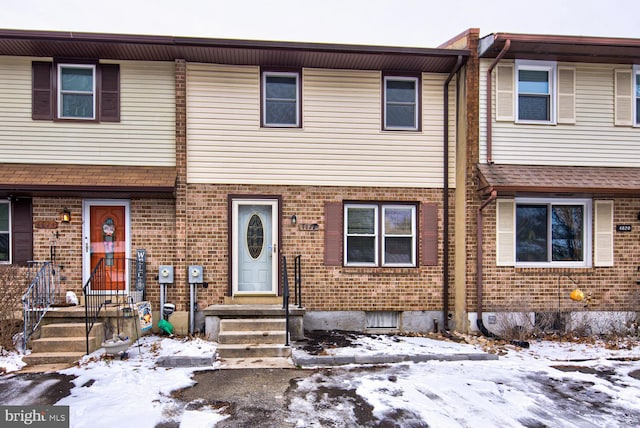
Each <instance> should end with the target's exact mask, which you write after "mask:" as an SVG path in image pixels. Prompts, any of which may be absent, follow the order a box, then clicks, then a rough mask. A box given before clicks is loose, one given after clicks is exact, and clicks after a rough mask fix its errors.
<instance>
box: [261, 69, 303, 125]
mask: <svg viewBox="0 0 640 428" xmlns="http://www.w3.org/2000/svg"><path fill="white" fill-rule="evenodd" d="M300 111H301V106H300V74H299V73H296V72H275V71H265V72H263V73H262V123H263V126H268V127H292V128H295V127H300Z"/></svg>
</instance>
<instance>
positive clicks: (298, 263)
mask: <svg viewBox="0 0 640 428" xmlns="http://www.w3.org/2000/svg"><path fill="white" fill-rule="evenodd" d="M293 267H294V269H293V272H294V288H293V296H294V299H293V301H294V302H295V303H297V304H298V308H300V309H302V256H301V255H297V256H296V258H295V259H294V266H293Z"/></svg>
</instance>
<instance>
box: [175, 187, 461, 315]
mask: <svg viewBox="0 0 640 428" xmlns="http://www.w3.org/2000/svg"><path fill="white" fill-rule="evenodd" d="M186 193H187V201H186V217H187V224H188V225H189V227H188V230H187V231H186V237H185V238H186V242H187V245H186V253H187V260H186V263H185V265H183V266H177V269H178V270H185V269H186V266H187V265H189V264H198V265H203V266H204V269H205V279H206V280H207V281H208V283H209V288H208V289H199V290H198V300H199V301H198V305H199V306H200V307H204V306H206V305H210V304H218V303H222V302H223V300H224V296H226V295H227V294H228V293H227V290H228V284H229V252H230V250H229V228H228V226H229V225H228V223H229V221H228V215H229V206H228V205H229V203H228V195H229V194H231V195H248V196H249V195H267V196H273V197H276V196H280V197H281V198H282V207H281V210H282V223H281V229H282V230H281V234H282V242H281V244H280V245H281V248H280V249H281V252H282V254H283V255H284V256H286V257H287V258H288V261H289V266H290V276H292V275H293V269H292V264H293V257H295V256H296V255H299V254H300V255H301V256H302V270H303V303H304V305H305V307H306V308H307V309H310V310H437V309H441V308H442V242H440V244H439V252H440V254H439V261H440V262H439V264H438V266H424V267H418V268H353V267H350V268H346V267H335V266H330V267H327V266H324V262H323V248H324V226H325V223H324V221H325V219H324V204H325V202H327V201H343V200H371V201H411V202H420V203H429V202H431V203H433V202H435V203H438V205H439V235H440V241H442V191H441V190H429V189H412V188H406V189H405V188H403V189H396V188H350V187H311V186H304V187H302V186H242V185H206V184H189V185H188V186H187V190H186ZM294 214H295V215H296V216H297V225H293V224H291V220H290V219H291V216H292V215H294ZM450 216H451V218H453V216H454V209H453V202H452V203H451V207H450ZM418 220H419V222H420V219H418ZM310 223H317V224H318V225H319V230H317V231H306V230H301V229H300V228H299V225H301V224H310ZM418 224H420V223H418ZM451 250H452V251H453V249H451ZM452 280H453V278H452ZM180 288H182V289H183V290H185V292H183V293H180V292H179V290H180ZM176 293H179V294H180V295H178V296H176V295H173V296H172V297H177V298H178V302H179V303H181V304H186V297H187V295H188V285H187V284H186V283H184V282H183V283H182V285H180V284H178V287H177V290H176ZM183 309H184V308H183Z"/></svg>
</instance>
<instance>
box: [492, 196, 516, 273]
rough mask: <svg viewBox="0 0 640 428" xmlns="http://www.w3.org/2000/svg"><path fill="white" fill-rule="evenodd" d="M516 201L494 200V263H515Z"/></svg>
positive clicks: (506, 264)
mask: <svg viewBox="0 0 640 428" xmlns="http://www.w3.org/2000/svg"><path fill="white" fill-rule="evenodd" d="M515 224H516V203H515V201H514V200H513V199H498V200H497V201H496V265H497V266H514V265H515V263H516V252H515V246H516V231H515Z"/></svg>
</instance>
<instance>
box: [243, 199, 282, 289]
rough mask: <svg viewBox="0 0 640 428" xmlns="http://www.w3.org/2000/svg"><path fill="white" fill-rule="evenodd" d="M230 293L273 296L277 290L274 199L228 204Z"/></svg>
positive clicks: (276, 243) (276, 215)
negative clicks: (231, 286)
mask: <svg viewBox="0 0 640 428" xmlns="http://www.w3.org/2000/svg"><path fill="white" fill-rule="evenodd" d="M232 205H233V206H232V210H233V214H232V217H233V218H232V222H233V225H232V230H233V239H232V260H233V263H232V265H233V272H232V282H233V294H234V295H242V294H245V295H247V294H253V295H267V296H275V295H277V291H278V259H279V258H278V242H277V241H278V201H277V200H273V199H250V200H249V199H237V200H234V201H233V204H232Z"/></svg>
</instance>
